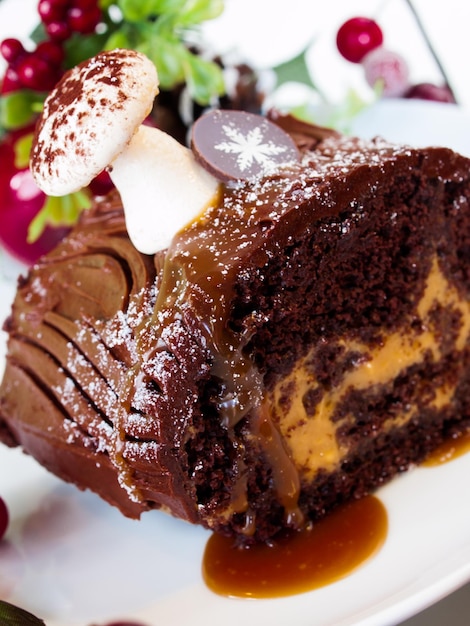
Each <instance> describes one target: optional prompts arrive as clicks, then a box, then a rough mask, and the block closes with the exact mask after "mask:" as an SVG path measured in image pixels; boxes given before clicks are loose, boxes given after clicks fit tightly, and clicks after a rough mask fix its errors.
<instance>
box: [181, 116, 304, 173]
mask: <svg viewBox="0 0 470 626" xmlns="http://www.w3.org/2000/svg"><path fill="white" fill-rule="evenodd" d="M191 142H192V149H193V152H194V155H195V157H196V158H197V160H198V161H199V162H200V163H201V165H202V166H203V167H205V168H206V169H207V170H208V171H209V172H210V173H211V174H212V175H213V176H215V177H216V178H218V179H219V180H222V181H224V182H228V181H230V180H250V179H252V178H256V177H257V176H262V175H264V174H267V173H269V172H270V171H273V170H274V169H276V168H278V167H279V166H283V165H287V164H289V163H293V162H297V161H298V160H299V151H298V150H297V146H296V145H295V143H294V141H293V140H292V138H291V137H290V136H289V135H288V134H287V133H286V132H284V131H283V130H282V128H280V127H279V126H277V125H276V124H274V123H273V122H270V121H269V120H267V119H266V118H264V117H262V116H261V115H255V114H253V113H246V112H245V111H221V110H214V111H210V112H208V113H206V114H205V115H203V116H202V117H200V118H199V119H198V120H197V121H196V122H195V124H194V126H193V130H192V138H191Z"/></svg>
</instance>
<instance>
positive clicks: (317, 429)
mask: <svg viewBox="0 0 470 626" xmlns="http://www.w3.org/2000/svg"><path fill="white" fill-rule="evenodd" d="M436 305H439V306H441V307H444V308H446V309H449V310H451V311H453V312H454V313H455V312H458V314H459V318H460V325H459V328H458V332H457V333H456V338H455V343H454V349H455V350H457V351H462V350H463V349H464V348H465V346H466V345H467V344H468V342H469V338H470V303H469V302H466V301H465V300H463V299H462V298H461V297H460V295H459V293H458V292H457V289H456V288H455V287H454V286H453V285H451V284H450V283H449V281H448V280H447V279H446V277H445V276H444V274H443V273H442V271H441V270H440V268H439V265H438V262H437V259H435V260H434V262H433V264H432V267H431V271H430V273H429V276H428V280H427V285H426V289H425V291H424V293H423V296H422V298H421V300H420V302H419V303H418V307H417V314H418V317H419V319H420V322H421V324H420V329H419V330H416V329H413V328H411V326H410V327H406V328H402V329H400V330H398V331H397V332H394V333H392V334H390V335H388V336H387V337H385V338H384V340H383V342H382V343H381V345H379V346H378V347H374V348H370V347H369V346H367V345H363V344H361V343H359V342H351V341H346V340H342V341H341V342H340V343H341V344H342V345H343V347H344V348H345V349H346V350H347V351H351V352H354V353H356V354H358V355H360V356H359V358H357V359H355V366H354V367H353V368H351V369H349V370H348V371H347V372H346V373H345V375H344V376H343V378H342V380H341V381H340V383H339V384H338V385H336V386H333V387H332V388H331V389H329V390H324V389H321V390H320V384H319V382H318V381H317V380H316V379H315V376H314V374H313V373H312V368H311V367H310V368H309V367H308V362H309V360H311V356H312V354H308V355H307V356H306V357H305V358H304V359H303V361H302V362H300V363H299V364H298V365H297V366H296V367H295V369H294V370H293V371H292V372H291V373H290V374H289V376H287V377H286V378H284V379H282V380H281V381H279V382H278V384H277V385H276V387H275V388H274V390H273V392H272V393H271V394H270V398H269V403H270V404H271V405H272V410H271V414H272V415H273V416H274V422H275V424H276V426H277V428H278V429H279V432H280V433H281V435H282V437H283V439H284V441H285V444H286V447H287V451H288V455H289V457H290V460H291V461H292V462H293V463H294V465H295V466H296V468H297V470H298V471H299V473H300V475H301V476H302V477H304V478H305V479H307V480H311V479H312V478H313V477H314V476H315V474H316V473H317V472H318V471H319V470H320V469H325V470H327V471H333V470H334V469H335V468H336V467H337V466H338V464H339V463H340V461H341V460H342V459H343V458H344V457H345V455H346V454H347V453H348V451H349V446H348V442H347V440H346V441H345V440H343V438H338V437H337V433H338V429H339V427H340V426H341V425H343V424H344V421H345V420H350V421H351V422H352V421H353V420H354V415H352V414H351V415H347V416H345V417H344V418H342V419H341V420H336V421H335V420H333V419H332V418H333V416H334V414H335V411H336V409H337V407H338V406H339V405H340V404H341V402H342V401H343V400H344V398H345V396H346V394H347V393H348V392H349V391H350V390H352V389H354V390H359V391H367V390H370V389H372V388H373V386H374V385H375V386H377V385H387V384H388V383H392V382H393V381H394V380H395V379H396V378H397V377H398V376H399V375H400V373H401V372H404V371H405V370H406V369H407V368H409V367H411V366H413V365H415V364H420V363H422V362H423V361H424V359H425V357H426V355H431V358H432V361H433V362H438V361H439V360H440V359H441V358H442V356H443V355H442V348H441V344H440V341H439V337H438V336H437V333H436V332H435V330H434V329H433V325H432V323H431V319H430V315H431V312H432V310H433V309H434V308H435V307H436ZM415 328H416V326H415ZM287 390H289V391H287ZM292 390H294V392H293V393H292ZM312 391H313V392H315V391H321V394H322V397H321V400H320V401H319V402H318V403H317V404H316V406H315V410H314V412H313V414H312V413H310V414H308V413H307V410H306V407H305V406H304V402H303V399H304V397H305V394H307V392H309V393H311V392H312ZM286 392H287V393H286ZM454 392H455V385H454V386H451V385H446V386H445V387H442V388H435V389H434V390H433V393H431V394H429V398H430V399H429V400H428V406H430V407H433V408H436V409H442V408H443V407H444V406H446V405H447V404H449V403H450V402H451V401H452V398H453V395H454ZM286 396H289V398H290V400H289V403H288V406H287V410H286V405H285V398H286ZM417 410H418V407H417V406H415V405H413V404H411V405H410V406H409V407H407V409H406V410H404V411H402V412H401V413H399V414H398V415H394V416H393V417H391V418H389V419H387V420H386V422H385V423H384V425H383V429H382V430H381V432H383V431H384V430H385V431H386V430H388V429H390V428H392V427H394V426H398V425H402V424H404V423H406V422H407V421H408V420H410V419H411V418H412V417H413V416H414V415H416V412H417Z"/></svg>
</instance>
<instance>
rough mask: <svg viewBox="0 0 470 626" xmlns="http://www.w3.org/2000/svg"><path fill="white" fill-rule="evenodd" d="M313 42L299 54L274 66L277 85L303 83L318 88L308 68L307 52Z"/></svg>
mask: <svg viewBox="0 0 470 626" xmlns="http://www.w3.org/2000/svg"><path fill="white" fill-rule="evenodd" d="M310 46H311V44H309V45H308V46H307V47H306V48H305V49H304V50H302V51H301V52H300V53H299V54H298V55H297V56H295V57H293V58H292V59H289V60H288V61H285V62H284V63H280V64H279V65H276V66H275V67H273V70H274V73H275V74H276V79H277V86H278V87H279V86H280V85H283V84H284V83H288V82H289V83H291V82H294V83H302V84H304V85H307V86H308V87H312V89H317V88H316V86H315V85H314V83H313V81H312V77H311V75H310V71H309V69H308V65H307V60H306V54H307V52H308V50H309V48H310Z"/></svg>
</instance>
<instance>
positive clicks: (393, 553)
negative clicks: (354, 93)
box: [0, 0, 470, 626]
mask: <svg viewBox="0 0 470 626" xmlns="http://www.w3.org/2000/svg"><path fill="white" fill-rule="evenodd" d="M16 1H18V0H16ZM4 6H11V2H6V3H4V2H2V9H3V7H4ZM0 13H1V10H0ZM0 22H1V17H0ZM2 28H3V29H4V28H5V23H4V22H3V24H2ZM469 128H470V117H469V115H468V114H467V113H466V112H464V111H461V110H460V109H458V108H456V107H452V106H448V105H433V104H431V105H428V104H425V103H414V102H413V103H408V102H403V101H396V102H388V103H381V104H379V105H377V106H376V107H373V108H371V109H369V110H367V111H366V112H364V113H363V115H362V116H361V118H360V119H358V120H357V122H356V124H355V130H357V131H358V132H359V133H361V134H363V135H368V136H371V135H375V134H381V135H383V136H384V137H386V138H390V139H395V140H404V141H406V142H408V143H420V144H422V143H443V144H448V145H452V146H453V147H456V148H458V149H460V150H461V151H462V152H465V153H466V154H469V155H470V139H469V138H468V137H469V133H468V129H469ZM464 129H467V132H464ZM17 269H18V268H17V267H16V266H14V265H13V266H12V265H9V264H8V263H7V262H6V259H5V257H0V294H1V298H0V318H2V319H3V318H4V317H5V316H6V315H7V313H8V310H9V303H10V302H11V300H12V298H13V293H14V276H15V275H16V272H17ZM4 340H5V337H4V334H2V335H1V341H0V370H2V368H3V363H4V354H5V346H4ZM0 373H1V372H0ZM467 475H470V455H467V456H464V457H462V458H460V459H457V460H455V461H453V462H452V463H449V464H447V465H444V466H441V467H437V468H429V469H425V468H419V469H416V470H413V471H412V472H410V473H408V474H407V475H405V476H402V477H400V478H398V479H396V480H395V481H393V482H392V483H391V484H390V485H388V486H387V487H385V488H383V489H381V490H380V492H379V497H380V499H381V500H382V501H383V502H384V504H385V506H386V509H387V511H388V516H389V534H388V537H387V540H386V543H385V545H384V547H383V548H382V550H381V551H380V552H379V553H378V554H377V555H376V556H375V557H374V558H373V559H371V560H370V561H368V562H367V563H366V564H364V565H363V566H362V567H361V568H360V569H358V570H357V571H356V572H355V573H354V574H352V575H350V576H348V577H347V578H345V579H343V580H341V581H339V582H337V583H335V584H332V585H330V586H328V587H325V588H323V589H319V590H317V591H314V592H311V593H306V594H302V595H298V596H294V597H290V598H284V599H276V600H256V601H242V600H228V599H224V598H220V597H218V596H216V595H214V594H212V593H211V592H210V591H209V590H207V589H206V587H205V586H204V584H203V582H202V579H201V573H200V568H201V558H202V553H203V550H204V546H205V542H206V540H207V537H208V534H207V533H206V532H205V531H204V530H202V529H200V528H196V527H192V526H189V525H187V524H185V523H183V522H180V521H178V520H174V519H171V518H169V517H167V516H165V515H164V514H160V513H158V512H154V513H150V514H146V515H145V516H144V517H143V518H142V520H141V521H140V522H135V521H130V520H127V519H124V518H123V517H122V516H121V515H120V514H119V513H118V512H117V511H116V510H114V509H112V508H111V507H109V506H108V505H106V504H104V503H103V502H102V501H100V500H99V499H98V498H97V497H95V496H94V495H92V494H89V493H82V492H79V491H77V490H76V489H75V488H74V487H72V486H69V485H65V484H63V483H61V482H60V481H58V480H57V479H56V478H54V477H53V476H51V475H49V474H48V473H47V472H45V471H44V470H43V469H42V468H41V467H39V466H38V465H37V464H36V463H35V462H34V461H33V460H32V459H30V458H28V457H26V456H24V455H23V454H21V452H19V451H18V450H9V449H6V448H3V447H0V494H1V496H2V497H4V498H5V500H6V501H7V504H8V506H9V509H10V512H11V516H12V521H11V525H10V528H9V531H8V534H7V537H6V541H4V542H2V543H0V598H2V599H5V600H8V601H10V602H13V603H16V604H18V605H21V606H22V607H24V608H26V609H28V610H30V611H32V612H34V613H36V614H38V615H39V616H41V617H42V618H43V619H45V621H46V623H47V626H87V625H89V624H91V623H93V624H102V623H104V622H106V621H111V620H117V619H125V618H127V619H135V620H141V621H142V622H144V623H145V624H148V625H149V626H151V625H152V626H153V625H154V626H156V625H157V624H161V625H165V626H166V625H171V626H183V625H184V626H187V625H188V624H191V626H220V624H223V625H224V626H239V625H240V624H243V623H245V624H248V625H249V624H255V623H269V624H270V625H271V626H285V625H286V624H291V623H294V624H296V626H313V625H315V626H352V625H354V626H392V625H396V624H397V623H398V622H400V621H402V620H404V619H406V618H408V617H409V616H411V615H413V614H415V613H417V612H418V611H420V610H422V609H423V608H425V607H427V606H429V605H431V604H433V603H435V602H437V601H438V600H439V599H440V598H443V597H444V596H446V595H447V594H449V593H450V592H451V591H453V590H454V589H457V588H458V587H460V586H461V585H463V584H464V583H465V582H467V581H469V580H470V498H469V497H468V494H467V493H466V489H465V482H464V478H463V477H464V476H467Z"/></svg>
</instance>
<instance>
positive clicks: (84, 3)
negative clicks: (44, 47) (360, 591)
mask: <svg viewBox="0 0 470 626" xmlns="http://www.w3.org/2000/svg"><path fill="white" fill-rule="evenodd" d="M38 13H39V16H40V18H41V21H42V22H43V24H44V28H45V30H46V33H47V35H48V36H49V37H50V38H51V39H52V40H53V41H66V40H67V39H68V38H69V37H70V36H71V35H72V34H73V33H79V34H81V35H87V34H89V33H92V32H93V31H94V30H95V28H96V27H97V26H98V24H99V23H100V20H101V17H102V16H101V9H100V8H99V7H98V3H97V0H39V4H38Z"/></svg>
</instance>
